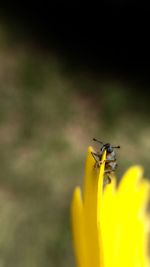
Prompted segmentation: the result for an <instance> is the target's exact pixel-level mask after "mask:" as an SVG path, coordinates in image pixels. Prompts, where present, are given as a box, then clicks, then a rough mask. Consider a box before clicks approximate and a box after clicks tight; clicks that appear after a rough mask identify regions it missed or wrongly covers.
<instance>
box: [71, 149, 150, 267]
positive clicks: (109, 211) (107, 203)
mask: <svg viewBox="0 0 150 267" xmlns="http://www.w3.org/2000/svg"><path fill="white" fill-rule="evenodd" d="M91 151H92V147H89V148H88V153H87V159H86V166H85V177H84V182H83V195H82V192H81V189H80V187H76V188H75V190H74V193H73V198H72V202H71V225H72V236H73V245H74V252H75V258H76V263H77V266H78V267H148V266H150V265H149V258H148V253H147V246H148V230H149V218H148V215H147V213H146V211H145V209H146V204H147V201H148V196H149V195H148V194H149V188H150V185H149V182H148V181H147V180H146V179H143V178H142V176H143V169H142V167H141V166H132V167H130V168H129V169H128V170H127V171H126V173H125V174H124V176H123V177H122V179H121V181H120V183H119V185H117V184H116V178H115V177H113V178H112V182H111V183H110V184H108V185H107V186H106V187H105V188H104V189H103V177H104V168H105V163H103V164H102V165H101V166H100V169H99V170H98V169H95V168H94V164H95V160H94V158H93V157H92V155H91ZM105 159H106V151H105V152H104V153H103V160H105Z"/></svg>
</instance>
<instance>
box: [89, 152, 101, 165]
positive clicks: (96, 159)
mask: <svg viewBox="0 0 150 267" xmlns="http://www.w3.org/2000/svg"><path fill="white" fill-rule="evenodd" d="M91 154H92V156H93V158H94V159H95V161H96V163H95V168H96V167H100V164H99V160H98V158H99V155H98V154H97V153H94V152H91Z"/></svg>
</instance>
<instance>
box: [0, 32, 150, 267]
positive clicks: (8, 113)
mask: <svg viewBox="0 0 150 267" xmlns="http://www.w3.org/2000/svg"><path fill="white" fill-rule="evenodd" d="M5 38H6V37H5V35H2V34H1V36H0V145H1V149H0V169H1V176H0V213H1V216H0V237H1V238H0V254H1V257H0V265H1V266H11V267H13V266H15V267H17V266H19V267H20V266H22V267H26V266H28V267H29V266H31V267H34V266H36V267H38V266H45V267H46V266H57V267H58V266H61V267H63V266H74V256H73V251H72V243H71V229H70V217H69V216H70V213H69V212H70V210H69V209H70V200H71V196H72V192H73V189H74V186H76V185H77V184H80V185H81V184H82V178H83V175H84V164H85V158H86V153H87V147H88V146H89V145H92V141H91V140H92V138H93V137H97V138H99V139H101V140H102V141H104V142H105V141H110V142H111V143H113V144H117V145H118V144H119V145H121V150H120V151H119V155H118V164H119V167H118V170H117V177H118V179H119V178H120V177H121V175H122V173H123V172H124V171H125V170H126V168H127V167H129V166H130V165H132V164H141V165H143V167H144V169H145V175H146V176H147V177H148V175H149V173H150V166H149V148H150V139H149V134H150V127H149V122H148V118H149V116H148V114H147V113H144V110H143V112H141V110H140V109H139V107H140V106H141V103H140V100H141V99H140V95H139V96H137V97H136V98H135V95H133V94H132V93H131V92H130V91H129V90H126V89H127V87H130V86H132V84H131V85H130V84H126V85H124V83H121V82H120V81H118V80H109V78H108V77H106V79H103V78H102V77H101V76H100V77H98V76H95V77H94V76H93V75H91V74H90V73H89V72H87V71H85V70H83V69H79V70H76V71H72V72H71V70H68V71H67V68H66V64H65V62H64V61H63V60H62V59H61V58H59V57H57V55H55V54H53V53H51V54H50V53H49V54H47V53H45V52H44V51H39V50H38V49H36V48H35V47H33V46H30V44H28V43H27V44H26V43H25V44H19V43H14V44H13V45H12V44H11V42H10V45H8V42H7V41H6V40H5ZM8 40H9V39H8ZM9 41H10V40H9ZM6 44H7V45H6ZM108 80H109V81H108ZM141 97H142V92H141ZM135 99H136V101H135ZM138 101H139V103H138ZM145 101H146V100H145ZM142 106H144V103H143V102H142Z"/></svg>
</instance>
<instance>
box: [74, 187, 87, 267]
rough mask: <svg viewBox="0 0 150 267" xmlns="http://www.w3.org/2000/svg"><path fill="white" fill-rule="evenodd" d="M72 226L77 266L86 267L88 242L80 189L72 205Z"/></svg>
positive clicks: (75, 194) (75, 193)
mask: <svg viewBox="0 0 150 267" xmlns="http://www.w3.org/2000/svg"><path fill="white" fill-rule="evenodd" d="M71 224H72V235H73V244H74V251H75V258H76V261H77V266H79V267H85V266H87V263H86V260H87V259H86V258H87V257H86V240H85V234H84V225H83V203H82V198H81V191H80V188H79V187H76V188H75V190H74V194H73V198H72V203H71Z"/></svg>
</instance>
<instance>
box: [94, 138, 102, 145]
mask: <svg viewBox="0 0 150 267" xmlns="http://www.w3.org/2000/svg"><path fill="white" fill-rule="evenodd" d="M93 141H96V142H98V143H100V144H102V145H103V144H104V143H103V142H101V141H99V140H97V139H96V138H93Z"/></svg>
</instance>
